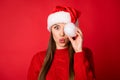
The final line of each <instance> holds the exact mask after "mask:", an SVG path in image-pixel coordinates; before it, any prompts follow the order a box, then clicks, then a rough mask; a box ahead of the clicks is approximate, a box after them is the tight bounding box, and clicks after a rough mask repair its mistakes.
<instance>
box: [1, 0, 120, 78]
mask: <svg viewBox="0 0 120 80" xmlns="http://www.w3.org/2000/svg"><path fill="white" fill-rule="evenodd" d="M55 5H67V6H71V7H74V8H76V9H78V10H80V11H81V13H82V14H81V17H80V19H79V21H80V26H81V29H82V31H83V34H84V45H85V46H86V47H88V48H90V49H91V50H92V52H93V55H94V63H95V72H96V77H97V80H120V76H119V72H120V65H119V63H120V57H119V56H120V54H119V53H120V36H119V34H120V1H119V0H71V1H70V0H43V1H42V0H41V1H40V0H38V1H36V0H19V1H17V0H1V1H0V80H26V76H27V70H28V67H29V65H30V61H31V59H32V56H33V55H34V54H35V53H36V52H38V51H40V50H44V49H46V48H47V44H48V39H49V32H48V31H47V27H46V20H47V15H48V14H49V13H50V11H51V10H52V8H53V7H55Z"/></svg>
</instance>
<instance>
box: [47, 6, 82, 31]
mask: <svg viewBox="0 0 120 80" xmlns="http://www.w3.org/2000/svg"><path fill="white" fill-rule="evenodd" d="M79 15H80V13H79V12H78V11H77V10H76V9H74V8H71V7H63V6H56V7H55V9H54V10H53V11H52V13H51V14H50V15H49V16H48V19H47V29H48V30H49V31H50V28H51V26H52V25H54V24H57V23H66V24H69V23H70V24H71V23H73V24H74V25H76V26H78V18H79Z"/></svg>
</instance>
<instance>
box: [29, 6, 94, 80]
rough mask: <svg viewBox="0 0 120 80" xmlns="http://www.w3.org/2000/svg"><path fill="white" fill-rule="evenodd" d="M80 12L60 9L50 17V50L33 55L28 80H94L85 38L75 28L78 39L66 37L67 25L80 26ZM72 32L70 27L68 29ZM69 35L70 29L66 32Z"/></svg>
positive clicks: (54, 11) (66, 8)
mask: <svg viewBox="0 0 120 80" xmlns="http://www.w3.org/2000/svg"><path fill="white" fill-rule="evenodd" d="M78 17H79V12H78V11H77V10H75V9H73V8H70V7H61V6H57V7H56V8H55V9H54V10H53V12H52V13H51V14H50V15H49V16H48V23H47V24H48V26H47V28H48V30H49V31H50V40H49V44H48V49H47V50H46V51H42V52H39V53H37V54H36V55H34V57H33V59H32V62H31V65H30V68H29V71H28V80H93V79H94V78H95V77H94V72H93V70H92V68H90V64H89V61H88V59H86V57H85V51H84V49H83V46H82V44H83V35H82V32H81V30H80V29H79V28H78V27H76V32H75V34H76V35H75V36H74V37H71V36H69V35H67V34H66V31H65V29H64V28H65V26H66V24H69V23H73V24H75V25H76V26H78V20H77V19H78ZM67 27H68V28H69V26H67ZM67 31H68V32H69V29H67Z"/></svg>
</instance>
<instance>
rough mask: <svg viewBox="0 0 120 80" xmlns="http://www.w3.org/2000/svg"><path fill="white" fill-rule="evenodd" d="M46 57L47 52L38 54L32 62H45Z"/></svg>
mask: <svg viewBox="0 0 120 80" xmlns="http://www.w3.org/2000/svg"><path fill="white" fill-rule="evenodd" d="M45 55H46V50H44V51H39V52H37V53H36V54H34V55H33V57H32V62H43V60H44V58H45Z"/></svg>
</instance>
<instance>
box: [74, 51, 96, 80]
mask: <svg viewBox="0 0 120 80" xmlns="http://www.w3.org/2000/svg"><path fill="white" fill-rule="evenodd" d="M84 54H85V53H84V52H77V53H75V54H74V71H75V80H94V79H93V74H92V71H89V70H88V68H89V64H88V61H87V60H85V57H84Z"/></svg>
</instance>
